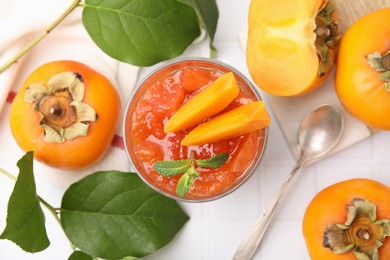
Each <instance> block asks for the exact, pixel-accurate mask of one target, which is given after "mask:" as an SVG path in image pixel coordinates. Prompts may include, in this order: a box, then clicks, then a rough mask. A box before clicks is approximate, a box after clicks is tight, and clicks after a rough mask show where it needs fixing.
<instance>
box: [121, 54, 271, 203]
mask: <svg viewBox="0 0 390 260" xmlns="http://www.w3.org/2000/svg"><path fill="white" fill-rule="evenodd" d="M186 70H187V71H198V72H205V73H207V75H209V76H210V77H219V76H221V75H223V74H225V73H228V72H233V74H234V76H235V78H236V80H237V83H238V85H239V87H240V89H241V90H242V93H244V94H243V95H245V96H246V97H249V98H251V99H252V100H262V97H261V96H260V94H259V92H258V90H257V88H256V87H255V86H254V85H253V84H252V83H251V82H250V81H249V80H248V79H247V78H246V77H245V76H244V75H243V74H242V73H240V72H239V71H238V70H236V69H235V68H233V67H231V66H229V65H227V64H224V63H222V62H220V61H216V60H213V59H207V58H191V59H181V60H175V61H171V62H169V63H167V64H165V65H163V66H161V67H159V68H157V69H155V70H154V71H153V72H151V73H150V74H149V75H148V76H147V77H146V78H145V79H143V80H142V81H141V82H140V83H139V84H138V85H137V87H136V89H135V90H134V92H133V94H132V96H131V98H130V100H129V102H128V104H127V107H126V110H125V115H124V120H123V122H124V123H123V135H124V143H125V149H126V152H127V155H128V158H129V160H130V163H131V166H132V167H133V169H134V170H135V171H136V173H137V174H138V175H139V177H140V178H141V179H142V180H143V181H144V182H145V183H146V184H147V185H149V186H150V187H151V188H153V189H154V190H156V191H158V192H159V193H161V194H163V195H165V196H167V197H170V198H172V199H175V200H179V201H184V202H206V201H211V200H215V199H218V198H221V197H224V196H226V195H227V194H230V193H231V192H233V191H234V190H236V189H237V188H239V187H240V186H241V185H242V184H243V183H244V182H245V181H246V180H248V179H249V177H250V176H252V175H253V173H254V172H255V169H256V167H257V166H258V165H259V163H260V161H261V159H262V157H263V153H264V150H265V148H266V141H267V135H268V127H266V128H263V129H260V130H257V131H256V133H255V134H253V135H251V138H252V139H251V141H250V142H249V141H245V140H249V137H245V136H241V137H237V138H236V139H234V140H233V139H231V140H230V139H229V140H227V141H225V142H224V143H223V144H224V146H223V149H235V150H233V152H232V153H231V155H229V160H228V161H227V162H226V166H225V167H224V168H223V166H222V167H220V169H218V170H215V172H214V170H210V171H209V170H208V169H207V170H206V172H201V173H200V175H201V177H198V178H196V179H195V181H194V183H193V187H191V189H190V191H189V192H188V193H187V194H186V195H185V196H184V197H180V196H178V195H177V194H176V193H175V190H174V188H175V185H176V184H177V181H178V179H179V178H180V175H179V176H176V177H163V176H161V175H159V174H157V173H156V171H155V170H154V169H153V167H152V165H153V164H154V163H155V162H156V161H158V160H162V159H164V160H167V158H168V159H174V160H177V159H188V156H189V151H190V150H191V151H192V153H193V151H196V155H195V159H198V158H196V157H197V155H199V154H202V153H203V152H204V151H207V149H211V148H210V147H212V149H214V150H217V149H218V147H219V146H221V147H222V144H219V143H218V144H211V145H204V146H199V147H191V146H190V147H181V146H180V144H179V145H178V143H177V142H176V139H174V138H179V136H183V135H185V133H186V132H185V131H184V132H181V133H177V134H176V133H175V134H173V135H174V137H172V135H170V134H167V135H164V133H161V132H162V130H161V129H162V128H163V126H164V123H166V122H167V120H168V117H169V115H166V116H165V118H164V117H162V119H161V120H154V119H153V118H157V117H158V116H161V115H163V116H164V115H165V114H164V113H165V112H164V111H165V109H167V107H168V108H169V107H171V106H172V105H171V102H173V101H175V99H176V98H177V96H179V94H178V93H182V89H180V88H181V87H182V86H184V83H183V84H182V81H181V80H182V79H183V78H182V77H184V76H182V75H184V73H185V72H184V71H186ZM198 72H196V73H198ZM186 73H187V72H186ZM186 75H188V74H186ZM205 77H206V78H207V76H205ZM183 82H184V81H183ZM210 82H212V79H211V78H210ZM164 84H168V85H169V84H170V86H172V89H169V91H168V95H166V93H165V91H166V90H163V89H164V87H163V86H165V85H164ZM174 84H176V85H174ZM173 86H174V87H173ZM178 86H180V87H178ZM173 88H178V91H174V90H173ZM156 89H158V91H160V90H161V93H165V94H164V95H162V94H161V98H159V97H157V96H156V93H159V92H157V90H156ZM163 91H164V92H163ZM158 95H160V94H158ZM186 95H187V94H186ZM188 95H190V94H188ZM240 95H241V94H240ZM241 98H242V97H241ZM164 102H165V103H164ZM183 102H185V101H183ZM168 114H169V113H168ZM156 122H157V123H156ZM153 131H155V132H153ZM245 138H246V139H245ZM169 140H174V141H172V142H171V143H169V142H170V141H169ZM167 142H168V143H167ZM237 142H242V143H243V145H242V146H238V148H237V147H236V148H232V147H229V145H231V144H236V143H237ZM245 145H246V146H245ZM167 147H168V148H167ZM172 147H175V148H172ZM243 147H246V148H245V149H246V150H244V149H243ZM171 148H172V150H169V149H171ZM174 149H175V150H174ZM214 150H213V151H214ZM236 150H239V152H240V153H241V152H243V151H245V152H246V153H247V154H245V156H244V154H241V155H240V156H241V157H239V156H238V154H239V152H236ZM172 151H173V152H172ZM248 151H250V152H248ZM235 156H237V158H236V157H235ZM171 157H172V158H171ZM175 157H176V158H175ZM177 157H179V158H177ZM244 157H245V158H244ZM251 157H252V158H251ZM244 162H245V164H244ZM242 165H245V166H242ZM240 167H242V169H241V172H240V170H238V169H240ZM213 178H214V179H213Z"/></svg>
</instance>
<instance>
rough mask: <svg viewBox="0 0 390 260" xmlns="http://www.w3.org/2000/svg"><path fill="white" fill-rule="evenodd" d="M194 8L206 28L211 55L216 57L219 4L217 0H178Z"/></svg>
mask: <svg viewBox="0 0 390 260" xmlns="http://www.w3.org/2000/svg"><path fill="white" fill-rule="evenodd" d="M178 1H179V2H182V3H185V4H187V5H189V6H191V7H192V8H194V10H195V12H196V14H197V15H198V17H199V20H200V23H201V25H202V27H203V28H204V29H205V30H206V33H207V36H208V38H209V42H210V57H211V58H214V57H215V55H216V52H217V49H216V48H215V46H214V45H213V41H214V36H215V32H216V30H217V24H218V17H219V12H218V6H217V3H216V1H215V0H178Z"/></svg>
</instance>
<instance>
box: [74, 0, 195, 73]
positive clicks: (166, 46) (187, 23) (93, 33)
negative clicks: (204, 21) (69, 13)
mask: <svg viewBox="0 0 390 260" xmlns="http://www.w3.org/2000/svg"><path fill="white" fill-rule="evenodd" d="M82 19H83V25H84V27H85V29H86V30H87V32H88V34H89V35H90V37H91V38H92V40H93V41H94V42H95V43H96V45H97V46H98V47H99V48H100V49H102V50H103V51H104V52H105V53H107V54H108V55H109V56H111V57H113V58H115V59H117V60H120V61H124V62H127V63H130V64H133V65H137V66H150V65H153V64H156V63H158V62H160V61H163V60H167V59H171V58H174V57H176V56H178V55H180V54H182V53H183V52H184V50H185V49H186V48H187V47H188V46H189V45H190V44H191V43H192V42H193V41H194V40H195V39H196V38H197V37H198V36H199V35H200V28H199V22H198V18H197V15H196V13H195V11H194V9H193V8H191V7H190V6H188V5H186V4H184V3H181V2H179V1H177V0H158V1H156V0H132V1H129V0H115V1H112V0H86V1H85V4H84V8H83V14H82Z"/></svg>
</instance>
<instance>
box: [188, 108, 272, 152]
mask: <svg viewBox="0 0 390 260" xmlns="http://www.w3.org/2000/svg"><path fill="white" fill-rule="evenodd" d="M270 123H271V118H270V117H269V115H268V112H267V110H266V108H265V105H264V102H263V101H253V102H250V103H248V104H245V105H243V106H240V107H238V108H235V109H232V110H230V111H227V112H225V113H222V114H220V115H218V116H216V117H213V118H211V119H210V120H209V121H207V122H205V123H202V124H200V125H198V126H197V127H196V128H194V129H193V130H192V131H191V132H189V133H188V135H186V136H185V137H184V139H183V140H182V141H181V145H183V146H190V145H202V144H207V143H214V142H217V141H221V140H225V139H229V138H232V137H235V136H239V135H243V134H247V133H250V132H252V131H255V130H258V129H261V128H264V127H266V126H268V125H269V124H270Z"/></svg>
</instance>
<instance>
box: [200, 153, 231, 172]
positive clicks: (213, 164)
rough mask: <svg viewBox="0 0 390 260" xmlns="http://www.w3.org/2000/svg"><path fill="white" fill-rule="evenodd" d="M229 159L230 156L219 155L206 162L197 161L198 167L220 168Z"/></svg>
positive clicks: (205, 160)
mask: <svg viewBox="0 0 390 260" xmlns="http://www.w3.org/2000/svg"><path fill="white" fill-rule="evenodd" d="M228 159H229V155H228V154H226V153H219V154H217V155H215V156H213V157H211V158H208V159H204V160H196V165H197V166H199V167H202V168H214V169H216V168H219V167H221V166H222V165H223V164H224V163H225V162H226V161H227V160H228Z"/></svg>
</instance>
